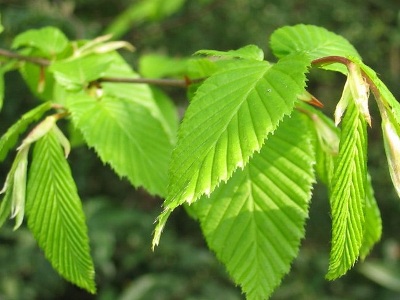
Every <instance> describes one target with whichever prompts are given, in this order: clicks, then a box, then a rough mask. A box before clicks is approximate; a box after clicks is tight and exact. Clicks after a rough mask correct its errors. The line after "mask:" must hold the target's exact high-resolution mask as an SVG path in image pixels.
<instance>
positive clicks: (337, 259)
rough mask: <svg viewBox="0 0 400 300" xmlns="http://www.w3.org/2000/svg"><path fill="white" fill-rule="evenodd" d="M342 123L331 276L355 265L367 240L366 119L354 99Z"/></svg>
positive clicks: (333, 200) (335, 181) (333, 198)
mask: <svg viewBox="0 0 400 300" xmlns="http://www.w3.org/2000/svg"><path fill="white" fill-rule="evenodd" d="M342 122H343V126H342V133H341V138H340V146H339V156H338V158H337V161H336V163H335V172H334V175H333V182H332V190H331V196H330V201H331V211H332V249H331V254H330V261H329V270H328V274H327V275H326V277H327V278H328V279H336V278H338V277H340V276H342V275H344V274H345V273H346V272H347V271H348V270H349V269H350V268H351V267H352V266H353V265H354V263H355V262H356V260H357V258H358V256H359V254H360V248H361V246H362V242H363V239H364V238H363V235H364V223H365V216H364V206H365V201H366V182H367V175H366V174H367V169H366V160H367V159H366V156H367V132H366V122H365V120H364V118H363V116H362V114H361V113H360V111H358V109H357V108H356V106H355V104H354V103H353V101H350V103H349V106H348V108H347V111H346V114H345V117H344V119H343V121H342Z"/></svg>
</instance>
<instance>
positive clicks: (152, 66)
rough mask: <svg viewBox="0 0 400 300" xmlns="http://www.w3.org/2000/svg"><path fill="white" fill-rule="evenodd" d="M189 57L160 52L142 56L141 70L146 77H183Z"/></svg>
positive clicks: (140, 61)
mask: <svg viewBox="0 0 400 300" xmlns="http://www.w3.org/2000/svg"><path fill="white" fill-rule="evenodd" d="M187 67H188V59H182V58H172V57H168V56H165V55H160V54H147V55H143V56H141V57H140V60H139V71H140V74H141V75H142V76H143V77H146V78H163V77H171V76H180V77H183V75H185V74H186V73H187Z"/></svg>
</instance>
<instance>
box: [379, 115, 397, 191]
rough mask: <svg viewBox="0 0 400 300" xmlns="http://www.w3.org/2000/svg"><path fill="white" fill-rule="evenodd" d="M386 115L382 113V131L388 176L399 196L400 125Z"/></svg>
mask: <svg viewBox="0 0 400 300" xmlns="http://www.w3.org/2000/svg"><path fill="white" fill-rule="evenodd" d="M391 119H392V118H389V117H388V116H387V113H384V114H382V131H383V140H384V144H385V151H386V157H387V160H388V165H389V172H390V177H391V178H392V182H393V185H394V187H395V189H396V192H397V194H398V195H399V197H400V127H399V125H398V124H396V123H395V122H393V120H391Z"/></svg>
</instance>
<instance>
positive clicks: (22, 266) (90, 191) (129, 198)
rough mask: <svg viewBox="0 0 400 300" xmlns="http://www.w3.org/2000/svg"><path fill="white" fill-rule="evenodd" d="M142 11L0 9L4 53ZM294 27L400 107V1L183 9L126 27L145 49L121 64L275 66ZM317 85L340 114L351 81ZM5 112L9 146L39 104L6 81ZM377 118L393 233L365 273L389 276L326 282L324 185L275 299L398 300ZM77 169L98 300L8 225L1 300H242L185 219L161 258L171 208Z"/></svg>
mask: <svg viewBox="0 0 400 300" xmlns="http://www.w3.org/2000/svg"><path fill="white" fill-rule="evenodd" d="M168 1H172V2H174V1H175V0H168ZM136 2H139V1H123V0H116V1H110V0H97V1H94V0H87V1H84V0H75V1H73V0H70V1H49V0H35V1H29V0H27V1H22V0H20V1H12V0H0V12H1V16H2V23H3V25H4V27H5V32H3V34H2V35H1V36H0V46H1V47H2V48H6V49H8V48H9V47H10V44H11V42H12V39H13V37H14V36H15V35H17V34H18V33H20V32H23V31H24V30H27V29H31V28H38V27H41V26H46V25H52V26H57V27H59V28H61V29H62V30H63V31H64V32H65V33H66V34H67V35H68V37H69V38H71V39H78V38H79V39H80V38H88V39H90V38H93V37H95V36H98V35H101V34H103V32H104V30H105V28H107V26H108V25H109V24H110V23H111V22H113V21H114V20H115V19H116V18H118V16H119V15H120V14H121V13H122V12H123V11H124V9H127V8H128V7H129V6H130V5H133V4H135V3H136ZM161 2H162V1H161ZM297 23H306V24H314V25H318V26H323V27H326V28H327V29H329V30H331V31H334V32H336V33H338V34H341V35H343V36H344V37H346V38H347V39H349V40H350V42H351V43H353V45H354V46H355V47H356V48H357V49H358V51H359V52H360V54H361V56H362V57H363V59H364V61H365V62H366V63H367V64H368V65H369V66H371V67H372V68H373V69H375V70H376V71H377V72H378V73H379V74H380V76H381V78H382V80H383V81H384V82H385V83H386V84H387V85H388V87H389V89H390V90H392V92H393V93H394V95H395V96H396V98H397V99H399V97H400V87H399V79H400V4H399V2H398V0H383V1H382V0H381V1H376V0H368V1H366V0H363V1H361V0H353V1H339V0H338V1H333V0H318V1H316V0H313V1H307V0H295V1H289V0H275V1H262V0H253V1H244V0H230V1H221V0H214V1H209V0H208V1H206V0H203V1H186V2H185V3H184V4H183V6H182V7H181V8H180V9H179V10H177V11H175V12H174V13H173V14H171V15H169V16H163V15H162V14H157V13H155V14H153V15H152V16H150V17H148V18H144V19H143V20H140V21H137V22H133V23H129V24H128V23H126V24H125V27H124V34H123V35H122V36H121V37H120V39H124V40H127V41H129V42H131V43H132V44H134V45H135V47H136V48H137V51H136V52H135V53H133V54H130V53H124V56H125V58H126V59H127V60H128V61H129V62H130V63H131V64H132V66H134V67H135V68H137V66H138V58H139V57H140V56H141V55H143V54H148V53H153V52H156V53H159V54H166V55H170V56H173V57H185V56H188V55H191V54H192V53H193V52H195V51H196V50H199V49H217V50H229V49H235V48H238V47H241V46H244V45H246V44H250V43H252V44H256V45H258V46H260V47H261V48H262V49H263V50H264V51H265V52H266V58H267V59H269V60H274V58H273V57H272V55H271V53H270V51H269V49H268V37H269V36H270V34H271V33H272V32H273V31H274V30H275V29H277V28H279V27H281V26H284V25H293V24H297ZM309 78H310V81H309V89H310V91H311V92H312V93H313V94H315V95H316V96H317V97H318V98H319V99H320V100H321V101H323V102H324V104H325V108H324V110H325V111H326V112H327V113H328V114H332V109H333V107H334V105H335V103H336V102H337V101H338V99H339V98H340V93H341V88H342V86H343V83H344V78H343V77H341V75H337V74H333V73H328V72H322V71H312V72H311V74H310V76H309ZM167 92H168V93H169V94H170V95H171V96H172V97H174V99H176V101H177V103H180V104H181V103H184V102H185V101H186V100H185V93H184V91H180V90H167ZM5 101H6V102H5V105H4V108H3V111H2V112H1V115H0V130H1V131H0V133H1V134H2V133H3V132H4V131H5V130H6V128H7V127H8V126H9V125H11V124H12V122H13V121H15V120H16V118H17V117H18V116H19V115H20V114H22V113H23V112H25V111H27V110H28V109H29V108H30V107H33V106H35V105H36V104H37V100H36V99H34V98H33V96H32V95H31V94H30V93H29V91H28V89H27V88H26V87H25V86H24V84H23V82H22V81H21V79H20V76H19V74H17V73H10V74H7V76H6V100H5ZM371 103H372V102H371ZM371 111H372V114H373V127H372V128H370V129H369V137H370V146H369V166H370V170H371V174H372V177H373V184H374V187H375V194H376V198H377V200H378V204H379V206H380V208H381V212H382V218H383V226H384V233H383V238H382V241H381V242H380V243H379V244H378V245H377V246H376V247H375V248H374V250H373V252H372V253H371V255H370V256H369V257H368V258H367V259H366V262H365V264H364V266H367V267H379V268H381V273H378V272H377V271H376V269H374V270H375V271H373V272H372V273H373V274H374V275H379V276H377V277H376V278H375V279H374V280H372V279H371V278H370V276H366V275H365V269H366V268H365V267H364V268H363V264H362V263H358V264H357V265H356V267H355V268H354V269H353V270H352V271H350V272H349V273H348V274H347V275H346V276H344V277H343V278H341V279H338V280H336V281H334V282H328V281H326V280H325V279H324V275H325V273H326V271H327V264H328V255H329V247H330V242H329V240H330V216H329V206H328V199H327V195H326V190H325V189H324V188H323V187H321V186H319V185H316V187H315V190H314V197H313V199H312V203H311V212H310V219H309V220H308V223H307V233H306V238H305V240H304V241H303V243H302V247H301V251H300V256H299V257H298V258H297V259H296V260H295V262H294V264H293V267H292V271H291V273H290V274H289V275H288V276H286V277H285V278H284V280H283V283H282V286H281V287H280V288H279V289H277V291H276V292H275V294H274V295H273V297H272V298H273V299H400V292H399V291H397V292H396V291H395V290H394V289H391V288H388V286H390V282H391V281H396V280H397V281H398V280H400V239H399V227H400V222H399V213H400V200H399V199H398V198H397V196H396V194H395V192H394V189H393V187H392V185H391V182H390V178H389V175H388V170H387V166H386V158H385V156H384V153H383V146H382V141H381V134H380V128H379V123H380V119H379V115H378V114H377V111H376V108H375V107H374V106H373V105H371ZM69 161H70V164H71V167H72V170H73V174H74V176H75V179H76V181H77V184H78V188H79V193H80V195H81V197H82V199H83V201H84V207H85V211H86V213H87V219H88V225H89V230H90V232H89V234H90V239H91V243H92V253H93V257H94V261H95V265H96V270H97V275H96V281H97V284H98V294H97V295H96V296H92V295H89V294H87V293H85V292H84V291H82V290H80V289H78V288H76V287H74V286H72V285H70V284H68V283H67V282H65V281H64V280H63V279H61V278H60V277H59V276H58V275H57V274H56V273H55V272H54V271H53V270H52V268H51V267H50V265H49V263H48V262H47V261H46V260H45V259H44V258H43V255H42V252H41V251H40V250H39V249H38V248H37V246H36V243H35V241H34V240H33V238H32V236H31V235H30V233H29V232H28V231H27V230H26V229H25V227H23V228H21V229H19V230H18V231H16V232H13V231H12V224H8V225H7V226H5V227H3V228H1V230H0V299H10V300H18V299H101V300H111V299H121V300H127V299H129V300H130V299H243V298H244V297H243V295H241V293H240V290H239V288H237V287H235V286H234V284H233V283H232V282H231V281H230V279H229V278H228V277H227V275H226V274H225V271H224V268H223V266H222V265H221V264H219V263H218V262H217V261H216V259H215V258H214V256H213V254H212V253H211V252H210V251H209V250H208V249H207V247H206V245H205V242H204V240H203V238H202V236H201V233H200V230H199V226H198V224H197V223H196V222H194V221H193V220H191V219H190V218H189V217H188V216H187V215H186V213H185V212H184V211H183V209H179V210H177V212H176V213H174V215H173V217H172V218H171V220H170V221H169V223H168V225H167V228H166V231H165V233H164V235H163V237H162V240H161V246H160V247H158V248H157V249H156V251H155V252H154V253H153V252H151V250H150V243H151V234H152V230H153V227H154V225H153V221H154V219H155V217H156V216H157V214H158V213H159V212H160V210H161V208H160V206H161V203H162V199H158V198H152V197H150V196H148V195H147V194H146V192H144V191H142V190H135V189H133V188H132V187H131V186H130V185H129V184H128V183H127V182H126V181H125V180H119V179H118V177H117V176H116V175H115V174H113V172H112V171H111V170H110V169H109V168H108V167H105V166H103V165H102V164H101V163H100V162H99V160H98V159H97V158H96V155H95V154H94V153H93V152H92V151H91V150H88V149H86V148H85V147H78V148H76V149H74V150H73V151H72V154H71V156H70V159H69ZM8 168H9V162H7V161H6V162H5V163H4V164H2V166H1V168H0V176H1V179H2V180H4V177H5V175H6V173H7V171H8ZM10 223H11V222H10Z"/></svg>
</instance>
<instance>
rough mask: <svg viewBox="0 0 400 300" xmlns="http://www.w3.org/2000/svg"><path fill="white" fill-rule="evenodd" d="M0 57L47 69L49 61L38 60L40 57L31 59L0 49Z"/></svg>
mask: <svg viewBox="0 0 400 300" xmlns="http://www.w3.org/2000/svg"><path fill="white" fill-rule="evenodd" d="M0 56H4V57H8V58H15V59H17V60H20V61H27V62H30V63H33V64H36V65H39V66H42V67H47V66H49V65H50V61H49V60H48V59H44V58H40V57H32V56H27V55H22V54H18V53H15V52H11V51H8V50H4V49H0Z"/></svg>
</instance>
